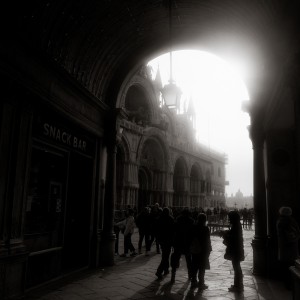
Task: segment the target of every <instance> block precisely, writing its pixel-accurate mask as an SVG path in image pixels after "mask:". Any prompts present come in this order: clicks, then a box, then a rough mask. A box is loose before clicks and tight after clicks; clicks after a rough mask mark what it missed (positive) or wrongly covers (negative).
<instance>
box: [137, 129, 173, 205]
mask: <svg viewBox="0 0 300 300" xmlns="http://www.w3.org/2000/svg"><path fill="white" fill-rule="evenodd" d="M137 155H138V158H137V162H138V165H139V185H140V184H143V183H144V181H143V179H146V178H147V180H148V183H149V185H148V186H147V190H146V191H144V190H143V187H140V191H139V196H140V197H142V199H141V200H139V203H140V204H141V205H146V204H150V205H152V204H154V203H159V204H160V205H162V204H163V203H164V202H165V200H164V197H165V191H166V189H167V186H166V182H167V176H168V159H167V157H168V154H167V151H166V146H165V144H164V143H163V142H162V141H161V139H160V138H159V137H158V136H155V135H150V136H145V137H144V139H143V141H142V142H141V144H140V146H139V151H138V153H137ZM146 201H147V203H146Z"/></svg>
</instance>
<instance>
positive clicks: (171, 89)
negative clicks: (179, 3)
mask: <svg viewBox="0 0 300 300" xmlns="http://www.w3.org/2000/svg"><path fill="white" fill-rule="evenodd" d="M172 6H173V0H169V33H170V79H169V83H168V84H166V85H165V86H164V87H163V89H162V90H161V93H162V96H163V98H164V100H165V104H166V105H167V106H168V107H169V108H177V107H179V105H180V98H181V94H182V91H181V89H180V88H179V87H178V86H177V85H176V84H175V81H174V80H173V62H172Z"/></svg>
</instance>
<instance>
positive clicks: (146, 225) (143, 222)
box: [135, 207, 152, 256]
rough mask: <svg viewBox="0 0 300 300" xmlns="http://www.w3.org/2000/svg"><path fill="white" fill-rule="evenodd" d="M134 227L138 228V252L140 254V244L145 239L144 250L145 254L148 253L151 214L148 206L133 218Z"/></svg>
mask: <svg viewBox="0 0 300 300" xmlns="http://www.w3.org/2000/svg"><path fill="white" fill-rule="evenodd" d="M135 224H136V227H137V228H138V229H139V241H138V249H139V254H142V244H143V240H144V239H145V246H146V252H145V255H146V256H148V255H149V251H150V247H151V241H150V234H151V226H152V223H151V216H150V210H149V208H148V207H145V208H144V209H143V210H142V212H141V213H139V214H138V215H137V217H136V220H135Z"/></svg>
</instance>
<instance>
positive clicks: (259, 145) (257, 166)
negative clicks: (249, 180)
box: [250, 125, 268, 275]
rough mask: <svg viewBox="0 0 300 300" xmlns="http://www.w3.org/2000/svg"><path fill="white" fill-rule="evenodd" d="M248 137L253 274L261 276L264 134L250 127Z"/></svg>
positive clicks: (265, 243)
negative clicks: (251, 177) (252, 219)
mask: <svg viewBox="0 0 300 300" xmlns="http://www.w3.org/2000/svg"><path fill="white" fill-rule="evenodd" d="M250 130H251V131H250V135H251V140H252V145H253V177H254V178H253V206H254V219H255V235H254V238H253V240H252V248H253V274H255V275H256V274H257V275H263V274H266V272H267V246H268V238H267V203H266V184H265V173H264V156H263V148H264V134H263V128H262V127H260V126H257V125H256V127H253V126H252V127H251V128H250Z"/></svg>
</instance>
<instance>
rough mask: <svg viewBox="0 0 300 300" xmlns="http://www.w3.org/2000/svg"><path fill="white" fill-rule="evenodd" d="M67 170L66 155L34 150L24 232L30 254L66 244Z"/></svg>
mask: <svg viewBox="0 0 300 300" xmlns="http://www.w3.org/2000/svg"><path fill="white" fill-rule="evenodd" d="M66 169H67V157H66V155H63V154H61V153H56V152H51V151H48V150H45V149H39V148H33V150H32V159H31V169H30V179H29V187H28V195H27V203H26V216H25V232H24V236H25V243H26V245H27V248H28V251H30V252H34V251H39V250H43V249H48V248H53V247H58V246H61V245H62V228H63V225H64V224H63V222H64V206H65V187H66Z"/></svg>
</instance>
